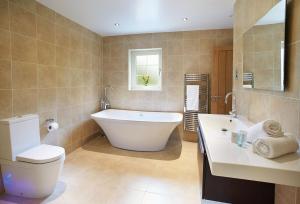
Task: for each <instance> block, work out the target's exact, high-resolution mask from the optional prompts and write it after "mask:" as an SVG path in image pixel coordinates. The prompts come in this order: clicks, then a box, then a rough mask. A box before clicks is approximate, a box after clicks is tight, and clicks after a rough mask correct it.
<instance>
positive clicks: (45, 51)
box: [38, 41, 55, 65]
mask: <svg viewBox="0 0 300 204" xmlns="http://www.w3.org/2000/svg"><path fill="white" fill-rule="evenodd" d="M38 62H39V64H43V65H55V46H54V45H53V44H50V43H47V42H45V41H38Z"/></svg>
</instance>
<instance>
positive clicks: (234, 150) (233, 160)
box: [198, 114, 300, 187]
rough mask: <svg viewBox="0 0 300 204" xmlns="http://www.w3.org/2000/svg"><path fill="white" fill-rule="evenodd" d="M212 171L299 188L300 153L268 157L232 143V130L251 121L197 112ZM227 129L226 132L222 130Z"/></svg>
mask: <svg viewBox="0 0 300 204" xmlns="http://www.w3.org/2000/svg"><path fill="white" fill-rule="evenodd" d="M198 119H199V125H200V129H201V134H202V138H203V140H204V145H205V149H206V153H207V157H208V161H209V166H210V169H211V173H212V174H213V175H215V176H224V177H230V178H239V179H246V180H255V181H263V182H268V183H276V184H283V185H289V186H297V187H300V152H299V151H298V152H297V153H294V154H288V155H285V156H282V157H280V158H277V159H272V160H271V159H266V158H263V157H260V156H258V155H257V154H255V153H254V152H253V151H252V145H251V144H247V147H239V146H238V145H237V144H234V143H232V142H231V133H232V131H235V132H236V131H239V130H246V129H247V128H248V127H249V126H250V125H252V123H251V122H249V121H247V120H243V119H236V118H231V117H230V116H228V115H215V114H198ZM222 129H227V131H224V130H223V131H222Z"/></svg>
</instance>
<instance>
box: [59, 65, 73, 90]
mask: <svg viewBox="0 0 300 204" xmlns="http://www.w3.org/2000/svg"><path fill="white" fill-rule="evenodd" d="M56 76H57V77H56V86H57V87H70V86H71V80H72V79H71V70H70V69H63V68H58V69H57V70H56Z"/></svg>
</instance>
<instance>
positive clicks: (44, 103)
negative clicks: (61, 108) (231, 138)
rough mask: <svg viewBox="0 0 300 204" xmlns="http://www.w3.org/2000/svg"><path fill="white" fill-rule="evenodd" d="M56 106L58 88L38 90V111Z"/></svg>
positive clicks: (44, 110)
mask: <svg viewBox="0 0 300 204" xmlns="http://www.w3.org/2000/svg"><path fill="white" fill-rule="evenodd" d="M55 108H56V89H53V88H52V89H39V90H38V111H39V112H47V111H50V110H54V109H55Z"/></svg>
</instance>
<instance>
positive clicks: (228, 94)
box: [225, 92, 237, 118]
mask: <svg viewBox="0 0 300 204" xmlns="http://www.w3.org/2000/svg"><path fill="white" fill-rule="evenodd" d="M230 95H231V96H232V110H231V111H229V115H231V116H232V117H234V118H237V111H236V98H235V95H234V94H233V93H232V92H229V93H227V94H226V96H225V104H227V103H228V97H229V96H230Z"/></svg>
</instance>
